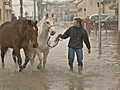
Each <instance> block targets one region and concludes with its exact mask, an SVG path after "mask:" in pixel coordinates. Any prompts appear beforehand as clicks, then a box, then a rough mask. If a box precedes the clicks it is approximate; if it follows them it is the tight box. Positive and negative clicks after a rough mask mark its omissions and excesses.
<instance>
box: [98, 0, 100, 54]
mask: <svg viewBox="0 0 120 90" xmlns="http://www.w3.org/2000/svg"><path fill="white" fill-rule="evenodd" d="M98 8H99V9H98V14H99V35H98V36H99V37H98V38H99V39H98V45H99V54H101V19H100V16H101V0H99V3H98Z"/></svg>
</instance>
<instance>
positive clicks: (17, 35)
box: [0, 19, 38, 72]
mask: <svg viewBox="0 0 120 90" xmlns="http://www.w3.org/2000/svg"><path fill="white" fill-rule="evenodd" d="M37 37H38V27H37V21H35V22H33V21H31V20H22V19H19V20H17V21H16V22H14V23H13V22H10V21H7V22H5V23H3V24H2V25H1V26H0V46H1V58H2V67H3V68H4V66H5V64H4V56H5V54H6V52H7V51H8V48H12V49H13V52H12V56H13V59H14V63H15V64H16V57H17V60H18V61H17V63H18V65H19V72H20V71H22V69H24V68H25V67H26V65H27V63H28V62H29V55H30V53H29V51H30V50H29V47H28V46H29V43H31V44H32V47H33V48H36V47H37V46H38V42H37ZM20 49H23V50H24V53H25V63H24V64H23V66H22V58H21V55H20Z"/></svg>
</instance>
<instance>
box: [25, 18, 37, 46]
mask: <svg viewBox="0 0 120 90" xmlns="http://www.w3.org/2000/svg"><path fill="white" fill-rule="evenodd" d="M26 36H27V38H28V39H29V40H30V41H31V43H32V45H33V48H36V47H37V46H38V42H37V37H38V27H37V21H35V22H32V21H31V20H28V25H27V33H26Z"/></svg>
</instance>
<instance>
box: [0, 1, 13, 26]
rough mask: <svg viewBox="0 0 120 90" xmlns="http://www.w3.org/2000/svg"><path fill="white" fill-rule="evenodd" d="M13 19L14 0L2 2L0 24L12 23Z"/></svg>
mask: <svg viewBox="0 0 120 90" xmlns="http://www.w3.org/2000/svg"><path fill="white" fill-rule="evenodd" d="M11 18H12V0H0V24H2V23H3V22H5V21H11Z"/></svg>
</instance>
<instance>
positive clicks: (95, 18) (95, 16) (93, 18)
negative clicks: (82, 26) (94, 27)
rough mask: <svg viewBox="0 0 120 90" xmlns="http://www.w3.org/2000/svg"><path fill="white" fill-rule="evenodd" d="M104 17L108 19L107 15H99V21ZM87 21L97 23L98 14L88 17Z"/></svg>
mask: <svg viewBox="0 0 120 90" xmlns="http://www.w3.org/2000/svg"><path fill="white" fill-rule="evenodd" d="M106 17H108V15H106V14H101V15H100V18H101V19H105V18H106ZM89 19H90V20H91V22H95V21H98V20H99V14H93V15H91V16H90V17H89Z"/></svg>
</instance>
